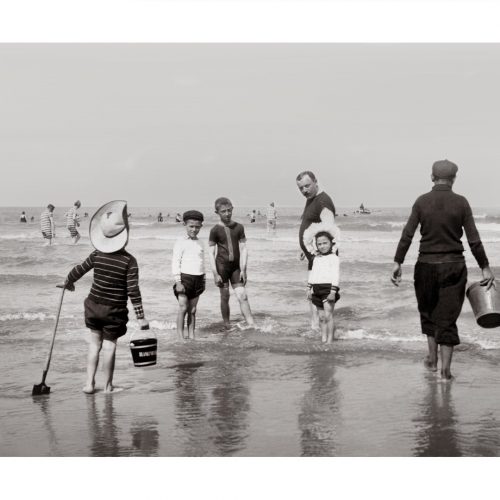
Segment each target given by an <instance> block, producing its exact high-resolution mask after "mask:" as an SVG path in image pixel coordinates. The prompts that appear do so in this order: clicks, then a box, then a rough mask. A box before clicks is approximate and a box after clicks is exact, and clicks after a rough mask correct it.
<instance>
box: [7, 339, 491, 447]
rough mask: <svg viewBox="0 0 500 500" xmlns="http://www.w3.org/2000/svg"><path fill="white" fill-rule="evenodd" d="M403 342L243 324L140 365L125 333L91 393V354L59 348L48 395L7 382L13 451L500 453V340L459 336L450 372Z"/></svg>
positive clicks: (172, 347) (421, 347) (166, 348)
mask: <svg viewBox="0 0 500 500" xmlns="http://www.w3.org/2000/svg"><path fill="white" fill-rule="evenodd" d="M67 341H73V342H77V344H79V345H80V348H79V349H76V351H77V352H76V353H75V356H82V355H84V352H85V345H81V344H82V343H81V339H79V340H78V341H75V340H67ZM306 346H307V347H306ZM75 347H76V344H75ZM372 347H373V348H372ZM393 347H394V346H392V349H391V350H387V351H381V350H380V345H379V344H378V343H377V344H376V345H375V344H374V345H373V346H372V345H371V344H370V342H364V343H360V342H357V341H342V340H340V341H337V342H335V344H334V345H333V347H332V348H331V349H325V348H324V346H322V345H321V344H320V343H319V342H317V341H311V340H310V339H299V340H297V341H296V342H293V343H292V342H288V343H287V344H286V346H285V347H284V346H283V344H282V343H279V342H275V341H274V340H273V339H269V338H268V337H264V336H262V335H261V334H259V333H252V332H244V333H233V334H231V336H223V335H219V336H218V335H210V336H205V337H203V336H202V337H201V338H200V340H198V341H197V342H195V343H186V344H180V343H172V344H169V345H167V344H165V343H164V344H163V346H162V343H161V341H160V349H159V363H158V365H156V366H154V367H149V368H137V367H134V366H133V365H132V361H131V357H130V352H129V350H128V347H127V345H126V344H125V343H124V342H122V343H121V344H119V347H118V357H117V366H116V374H115V383H116V385H117V386H118V387H119V390H117V391H116V392H115V393H113V394H105V393H103V392H102V390H98V392H97V393H96V394H94V395H91V396H87V395H84V394H83V393H81V387H82V385H83V380H84V372H83V366H82V364H81V363H79V364H77V365H76V368H75V360H74V359H71V358H69V359H65V360H57V359H56V361H55V366H54V367H53V371H52V373H51V374H49V379H48V383H49V385H50V386H51V387H52V393H51V394H50V395H49V396H46V397H39V398H35V399H33V398H32V397H31V395H30V391H31V385H30V384H29V383H28V380H26V383H25V384H24V388H23V389H22V390H19V389H15V390H14V387H10V388H9V387H6V392H4V393H3V394H2V395H1V396H0V398H1V402H0V405H1V408H2V413H1V415H2V416H1V418H0V424H1V426H2V434H1V439H0V450H1V455H2V456H344V457H348V456H498V455H499V452H500V400H498V398H496V397H493V395H494V394H496V389H497V387H498V384H499V382H500V371H499V370H498V362H497V361H496V359H495V358H496V356H495V352H496V351H491V352H489V353H488V355H486V354H484V352H483V353H477V352H473V351H471V350H470V349H467V348H460V350H459V351H458V352H457V353H456V355H455V359H454V364H453V368H454V374H455V379H454V380H453V381H452V382H448V383H446V382H442V381H441V379H440V377H439V375H437V374H435V373H431V372H429V371H427V370H426V368H425V367H424V365H423V363H422V359H423V355H424V351H425V344H424V343H423V342H422V343H418V345H416V346H414V347H413V348H412V349H405V350H395V349H394V348H393ZM25 368H26V367H25ZM10 369H11V370H14V371H17V370H19V373H21V370H20V369H19V368H16V363H15V360H14V359H13V360H11V362H10ZM28 371H29V372H30V373H36V370H35V371H32V370H28ZM31 383H39V380H38V376H37V377H35V378H34V379H33V380H31ZM97 387H98V389H99V388H100V387H102V375H101V374H100V373H99V374H98V378H97Z"/></svg>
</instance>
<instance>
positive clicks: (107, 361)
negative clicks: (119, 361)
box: [102, 339, 116, 392]
mask: <svg viewBox="0 0 500 500" xmlns="http://www.w3.org/2000/svg"><path fill="white" fill-rule="evenodd" d="M102 348H103V349H102V369H103V371H104V391H105V392H111V391H112V390H113V373H114V371H115V355H116V340H108V339H104V340H103V342H102Z"/></svg>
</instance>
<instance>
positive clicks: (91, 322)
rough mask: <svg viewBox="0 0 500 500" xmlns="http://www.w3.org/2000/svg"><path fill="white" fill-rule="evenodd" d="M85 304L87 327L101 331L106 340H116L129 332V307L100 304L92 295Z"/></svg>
mask: <svg viewBox="0 0 500 500" xmlns="http://www.w3.org/2000/svg"><path fill="white" fill-rule="evenodd" d="M83 304H84V307H85V325H86V326H87V328H90V329H91V330H97V331H101V332H102V333H103V337H104V338H105V339H106V340H116V339H117V338H119V337H122V336H123V335H125V334H126V333H127V323H128V309H127V307H123V306H121V307H116V306H109V305H107V304H98V303H97V302H94V301H93V300H92V299H91V298H90V297H87V298H86V299H85V302H84V303H83Z"/></svg>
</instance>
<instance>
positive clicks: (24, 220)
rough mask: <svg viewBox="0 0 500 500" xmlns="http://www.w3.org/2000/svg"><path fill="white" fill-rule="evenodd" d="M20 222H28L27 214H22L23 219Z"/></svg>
mask: <svg viewBox="0 0 500 500" xmlns="http://www.w3.org/2000/svg"><path fill="white" fill-rule="evenodd" d="M19 222H28V220H27V219H26V212H24V211H23V212H21V217H20V218H19Z"/></svg>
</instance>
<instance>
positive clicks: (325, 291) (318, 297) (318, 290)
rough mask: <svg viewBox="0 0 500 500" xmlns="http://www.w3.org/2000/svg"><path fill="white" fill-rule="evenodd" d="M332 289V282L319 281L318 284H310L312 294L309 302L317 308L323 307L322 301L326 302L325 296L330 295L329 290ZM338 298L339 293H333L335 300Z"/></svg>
mask: <svg viewBox="0 0 500 500" xmlns="http://www.w3.org/2000/svg"><path fill="white" fill-rule="evenodd" d="M331 291H332V284H331V283H319V284H314V285H313V286H312V296H311V302H312V303H313V304H314V305H315V306H316V307H318V308H319V309H324V308H325V306H324V302H326V298H327V297H328V295H330V292H331ZM339 299H340V294H339V292H336V293H335V302H337V300H339Z"/></svg>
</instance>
